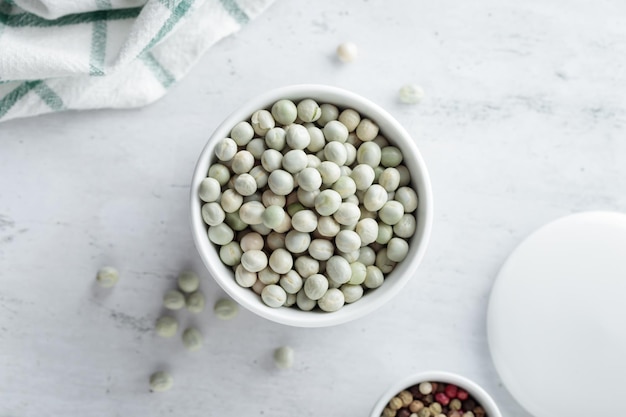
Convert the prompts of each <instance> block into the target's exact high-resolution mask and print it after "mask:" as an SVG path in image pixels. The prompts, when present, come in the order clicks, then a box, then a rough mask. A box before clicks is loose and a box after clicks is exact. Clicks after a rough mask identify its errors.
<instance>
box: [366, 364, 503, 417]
mask: <svg viewBox="0 0 626 417" xmlns="http://www.w3.org/2000/svg"><path fill="white" fill-rule="evenodd" d="M425 381H429V382H444V383H447V384H454V385H456V386H457V387H459V388H462V389H464V390H465V391H467V392H468V393H469V394H470V395H471V396H472V397H474V399H475V400H476V402H477V403H478V404H479V405H481V406H482V407H483V408H484V409H485V412H486V414H487V417H502V413H500V410H499V409H498V406H497V405H496V403H495V401H493V399H492V398H491V396H489V394H487V392H486V391H485V390H484V389H482V388H481V387H480V385H478V384H477V383H475V382H474V381H472V380H470V379H467V378H465V377H463V376H461V375H457V374H453V373H450V372H444V371H427V372H421V373H419V374H415V375H411V376H409V377H407V378H404V379H402V380H400V381H398V382H396V383H395V384H393V385H391V387H389V389H388V390H387V391H385V393H384V394H383V395H382V396H381V397H380V399H379V400H378V401H377V402H376V404H375V405H374V408H373V409H372V412H371V414H370V417H380V416H381V414H382V412H383V410H384V409H385V407H386V406H387V404H388V403H389V401H390V400H391V399H392V398H393V397H395V396H396V395H397V394H398V393H399V392H401V391H403V390H405V389H407V388H409V387H411V386H413V385H416V384H419V383H420V382H425Z"/></svg>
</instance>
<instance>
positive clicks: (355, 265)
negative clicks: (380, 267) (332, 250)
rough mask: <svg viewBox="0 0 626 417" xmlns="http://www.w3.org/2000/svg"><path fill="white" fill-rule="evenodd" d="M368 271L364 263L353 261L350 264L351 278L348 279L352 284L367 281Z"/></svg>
mask: <svg viewBox="0 0 626 417" xmlns="http://www.w3.org/2000/svg"><path fill="white" fill-rule="evenodd" d="M366 272H367V269H366V266H365V265H364V264H362V263H361V262H358V261H357V262H352V263H351V264H350V280H349V281H348V283H349V284H352V285H360V284H362V283H363V281H365V275H366Z"/></svg>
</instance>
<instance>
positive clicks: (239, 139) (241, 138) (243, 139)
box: [230, 121, 254, 146]
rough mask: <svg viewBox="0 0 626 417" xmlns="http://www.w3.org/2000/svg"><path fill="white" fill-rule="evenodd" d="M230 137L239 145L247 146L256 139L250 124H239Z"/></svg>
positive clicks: (232, 130)
mask: <svg viewBox="0 0 626 417" xmlns="http://www.w3.org/2000/svg"><path fill="white" fill-rule="evenodd" d="M230 137H231V139H232V140H234V141H235V143H236V144H237V145H239V146H246V145H247V144H248V142H250V141H251V140H252V138H253V137H254V129H253V128H252V126H251V125H250V123H248V122H245V121H244V122H239V123H237V124H236V125H235V126H234V127H233V128H232V129H231V131H230Z"/></svg>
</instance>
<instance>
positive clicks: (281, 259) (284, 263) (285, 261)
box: [269, 248, 293, 274]
mask: <svg viewBox="0 0 626 417" xmlns="http://www.w3.org/2000/svg"><path fill="white" fill-rule="evenodd" d="M269 265H270V268H272V270H274V271H275V272H277V273H279V274H286V273H287V272H289V270H290V269H291V268H292V267H293V257H292V256H291V253H289V252H288V251H286V250H285V249H282V248H279V249H276V250H274V252H272V254H271V255H270V259H269Z"/></svg>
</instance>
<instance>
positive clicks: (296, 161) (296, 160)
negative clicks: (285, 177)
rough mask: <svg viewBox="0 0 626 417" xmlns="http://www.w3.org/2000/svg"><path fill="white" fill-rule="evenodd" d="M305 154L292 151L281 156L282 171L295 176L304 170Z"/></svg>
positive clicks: (300, 150)
mask: <svg viewBox="0 0 626 417" xmlns="http://www.w3.org/2000/svg"><path fill="white" fill-rule="evenodd" d="M308 162H309V161H308V158H307V156H306V153H305V152H304V151H303V150H302V149H292V150H290V151H289V152H287V153H286V154H285V155H284V156H283V160H282V166H283V169H284V170H285V171H287V172H290V173H292V174H296V173H298V172H300V171H302V170H303V169H304V168H306V165H307V163H308Z"/></svg>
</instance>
